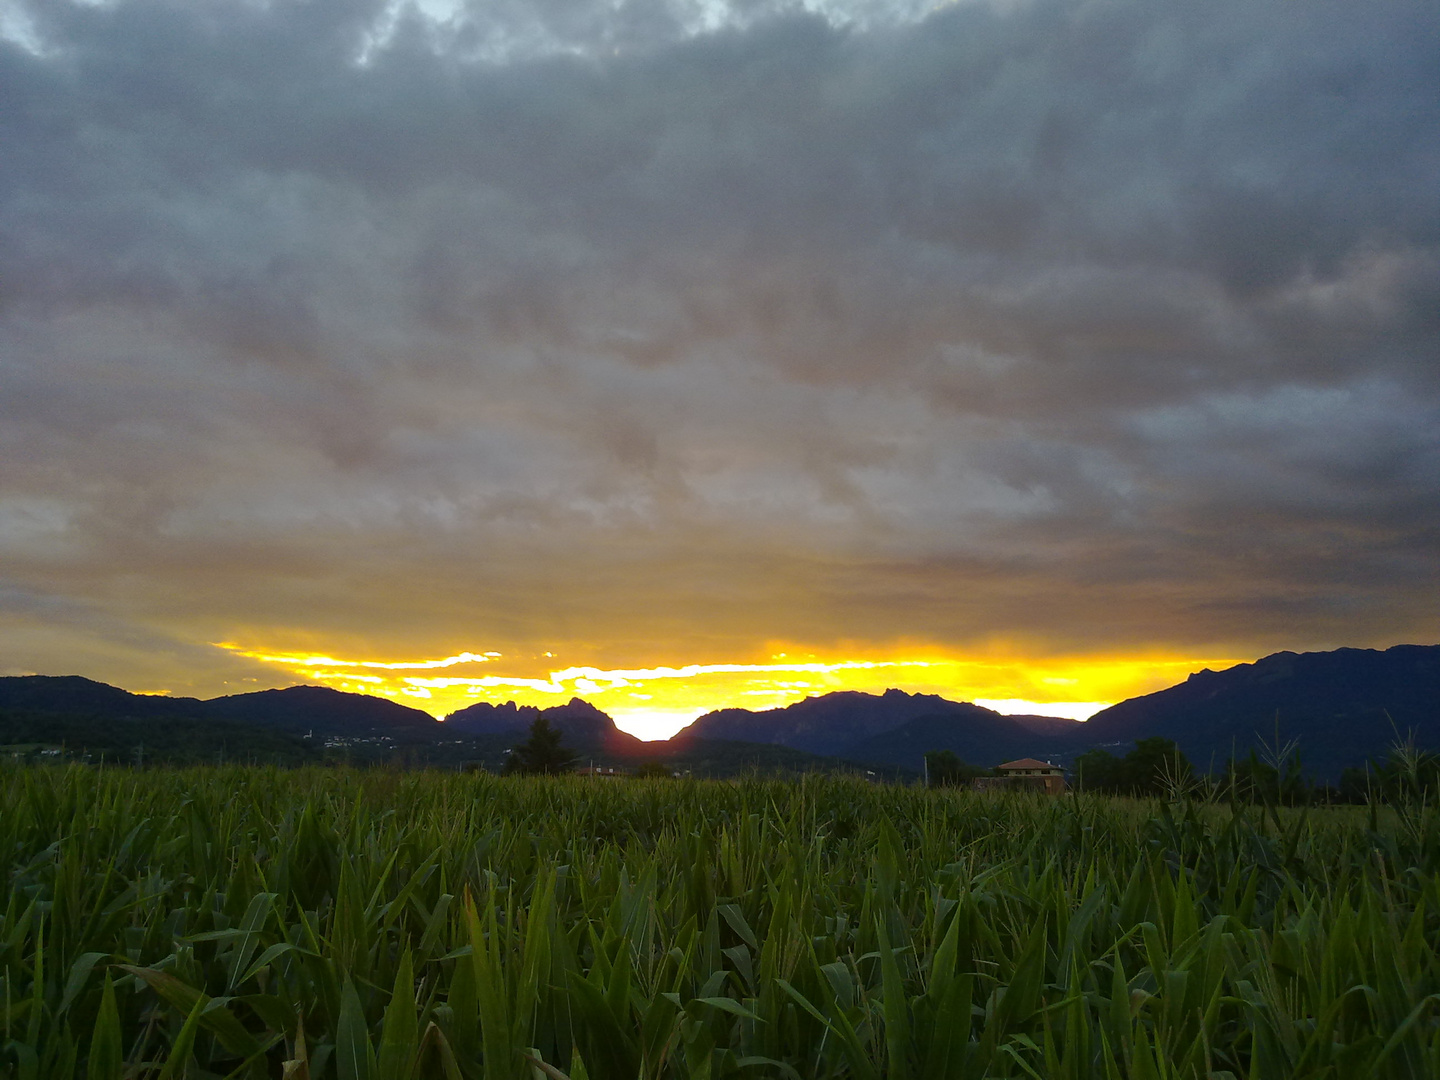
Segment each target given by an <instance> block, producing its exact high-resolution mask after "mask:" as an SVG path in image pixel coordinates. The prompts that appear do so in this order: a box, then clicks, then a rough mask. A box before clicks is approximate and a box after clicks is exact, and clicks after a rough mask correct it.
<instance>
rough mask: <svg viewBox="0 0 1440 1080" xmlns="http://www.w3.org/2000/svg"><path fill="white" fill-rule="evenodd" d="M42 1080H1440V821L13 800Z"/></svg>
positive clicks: (109, 793) (7, 773)
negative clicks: (1297, 1079)
mask: <svg viewBox="0 0 1440 1080" xmlns="http://www.w3.org/2000/svg"><path fill="white" fill-rule="evenodd" d="M0 849H3V851H4V855H5V858H6V859H7V860H8V871H9V885H8V897H7V899H6V901H5V906H4V911H3V923H0V976H3V980H4V985H3V992H0V1008H3V1032H0V1042H3V1053H0V1075H3V1076H4V1077H7V1078H26V1080H28V1078H47V1080H48V1078H56V1077H59V1078H65V1077H81V1078H83V1077H88V1078H91V1080H116V1078H120V1077H153V1078H171V1077H174V1078H180V1077H236V1078H240V1077H245V1078H249V1077H281V1076H283V1077H287V1078H305V1077H314V1078H321V1077H335V1078H339V1080H400V1078H408V1077H443V1078H446V1080H454V1078H458V1077H467V1078H479V1077H484V1078H486V1080H547V1078H548V1080H563V1078H564V1077H570V1078H572V1080H579V1078H589V1080H639V1078H651V1080H660V1078H690V1080H699V1078H714V1080H719V1078H722V1077H744V1078H757V1080H758V1078H767V1077H787V1078H790V1080H809V1078H812V1077H821V1078H823V1077H835V1078H841V1077H844V1078H857V1080H879V1078H881V1077H885V1078H889V1080H906V1078H912V1080H922V1078H923V1080H935V1078H946V1077H957V1078H958V1077H992V1076H993V1077H1036V1078H1042V1077H1043V1078H1047V1080H1048V1078H1062V1077H1106V1078H1119V1077H1125V1078H1148V1077H1154V1078H1165V1077H1235V1078H1240V1077H1255V1078H1281V1077H1317V1078H1318V1077H1333V1078H1337V1080H1347V1078H1350V1077H1407V1078H1408V1077H1425V1076H1429V1077H1434V1076H1440V958H1437V952H1436V942H1437V941H1440V822H1437V816H1436V813H1435V810H1434V809H1433V808H1427V807H1425V806H1423V805H1419V804H1406V805H1402V806H1399V807H1395V808H1389V807H1378V806H1374V807H1369V808H1363V807H1362V808H1336V809H1317V810H1311V811H1303V810H1295V811H1289V810H1276V809H1273V808H1270V809H1267V808H1263V807H1260V808H1256V807H1250V806H1230V805H1227V804H1225V803H1223V802H1187V801H1183V800H1176V801H1174V802H1165V801H1154V802H1136V801H1130V800H1118V799H1109V798H1103V797H1098V796H1080V797H1073V796H1067V797H1064V798H1059V799H1049V800H1047V799H1044V798H1043V797H1040V796H1025V795H975V794H969V793H964V792H959V793H957V792H953V791H926V790H922V789H918V788H903V787H891V786H873V785H868V784H865V783H863V782H859V781H854V780H846V779H827V778H809V779H805V780H799V781H793V782H781V781H763V780H753V781H745V782H740V783H717V782H700V781H694V782H691V781H671V780H647V781H596V780H583V779H578V778H553V779H548V778H540V779H501V778H496V777H491V776H487V775H478V776H472V775H460V774H442V773H409V774H405V773H398V772H384V771H374V772H362V771H346V770H321V769H315V770H308V771H307V770H300V771H290V772H286V771H280V770H271V769H245V768H224V769H222V768H213V769H196V770H190V771H151V772H132V771H128V770H108V771H107V770H100V769H87V768H85V767H81V766H71V767H53V768H47V767H37V768H8V769H0Z"/></svg>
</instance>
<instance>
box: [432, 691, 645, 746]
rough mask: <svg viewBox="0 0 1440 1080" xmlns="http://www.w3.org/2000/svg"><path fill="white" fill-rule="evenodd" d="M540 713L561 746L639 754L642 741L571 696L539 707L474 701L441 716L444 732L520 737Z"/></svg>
mask: <svg viewBox="0 0 1440 1080" xmlns="http://www.w3.org/2000/svg"><path fill="white" fill-rule="evenodd" d="M540 716H543V717H545V719H546V720H548V721H550V725H551V726H552V727H554V728H558V729H559V731H560V733H561V734H562V735H564V736H565V745H567V746H569V747H571V748H572V749H575V750H580V751H603V752H605V753H608V754H618V755H621V756H624V757H634V756H637V755H638V756H643V755H644V753H645V749H644V748H645V746H646V744H645V743H644V742H642V741H641V740H639V739H637V738H635V736H633V735H629V734H627V733H625V732H623V731H621V730H620V729H619V728H617V727H616V726H615V721H614V720H612V719H610V715H609V714H608V713H603V712H601V711H600V710H599V709H597V708H596V707H595V706H594V705H591V704H590V703H589V702H588V701H585V700H583V699H581V698H578V697H577V698H571V699H570V700H569V701H568V702H566V703H565V704H564V705H554V706H551V707H550V708H548V709H540V708H537V707H536V706H534V705H516V704H515V703H514V702H513V701H507V702H505V703H504V704H503V705H491V704H489V703H488V702H483V701H482V702H477V703H476V704H474V705H469V706H467V707H466V708H463V709H460V710H458V711H456V712H453V713H451V714H450V715H449V716H447V717H446V718H445V723H444V725H443V726H444V728H445V730H446V731H450V730H454V731H455V732H456V733H457V734H465V735H513V736H514V737H515V738H516V739H519V738H520V737H521V736H523V735H524V734H525V732H526V730H528V729H529V727H530V725H531V724H532V723H534V722H535V720H536V718H537V717H540Z"/></svg>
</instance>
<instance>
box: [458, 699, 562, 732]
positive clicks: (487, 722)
mask: <svg viewBox="0 0 1440 1080" xmlns="http://www.w3.org/2000/svg"><path fill="white" fill-rule="evenodd" d="M539 715H540V709H539V708H538V707H537V706H535V705H516V704H515V702H513V701H507V702H505V703H504V704H503V705H492V704H490V702H488V701H477V702H476V703H475V704H474V705H467V706H466V707H465V708H463V709H457V710H456V711H455V712H452V713H451V714H450V715H449V716H447V717H445V730H446V731H455V732H463V733H464V734H466V735H505V734H509V733H510V732H519V731H524V730H525V729H526V728H528V727H529V726H530V725H531V724H533V723H534V722H535V718H536V717H537V716H539Z"/></svg>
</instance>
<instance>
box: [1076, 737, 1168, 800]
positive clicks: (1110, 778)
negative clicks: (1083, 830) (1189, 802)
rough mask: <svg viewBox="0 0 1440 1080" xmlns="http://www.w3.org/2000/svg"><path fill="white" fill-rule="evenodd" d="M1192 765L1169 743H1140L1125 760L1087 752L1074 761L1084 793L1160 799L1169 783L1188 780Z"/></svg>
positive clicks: (1161, 740)
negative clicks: (1153, 796) (1091, 792)
mask: <svg viewBox="0 0 1440 1080" xmlns="http://www.w3.org/2000/svg"><path fill="white" fill-rule="evenodd" d="M1191 771H1192V770H1191V768H1190V762H1188V761H1186V760H1185V755H1184V754H1182V753H1180V749H1179V747H1177V746H1176V745H1175V743H1174V742H1173V741H1172V740H1170V739H1165V738H1161V737H1160V736H1158V735H1157V736H1155V737H1153V738H1150V739H1141V740H1139V741H1138V742H1136V744H1135V749H1134V750H1131V751H1130V753H1128V754H1126V755H1125V756H1124V757H1123V758H1117V757H1116V756H1115V755H1114V754H1111V753H1109V752H1108V751H1105V750H1087V751H1086V752H1085V753H1083V754H1081V755H1080V756H1079V757H1078V758H1076V759H1075V773H1076V777H1077V781H1076V782H1077V784H1078V786H1079V787H1080V788H1082V789H1083V790H1085V791H1106V792H1109V793H1111V794H1113V795H1160V794H1163V793H1164V792H1165V790H1166V785H1167V783H1168V782H1170V781H1184V780H1188V779H1189V778H1190V775H1191Z"/></svg>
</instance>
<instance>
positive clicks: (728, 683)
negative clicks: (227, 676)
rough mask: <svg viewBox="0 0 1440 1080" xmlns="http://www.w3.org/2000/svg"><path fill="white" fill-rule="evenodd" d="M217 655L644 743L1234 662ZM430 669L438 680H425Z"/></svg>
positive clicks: (1092, 693) (1016, 709) (1011, 696)
mask: <svg viewBox="0 0 1440 1080" xmlns="http://www.w3.org/2000/svg"><path fill="white" fill-rule="evenodd" d="M220 647H221V648H224V649H226V650H227V651H229V652H231V653H234V654H236V655H239V656H243V657H245V658H248V659H251V660H259V661H262V662H264V663H267V664H273V665H275V666H276V667H278V668H280V669H282V670H284V671H285V672H286V673H287V674H289V675H291V676H292V677H295V678H298V679H303V680H306V681H314V682H318V683H320V684H322V685H326V686H331V687H334V688H336V689H340V690H353V691H357V692H361V693H369V694H375V695H378V696H382V697H387V698H390V699H392V700H395V701H403V702H405V703H407V704H411V705H415V706H417V707H420V708H423V709H425V710H426V711H428V712H431V713H432V714H433V715H435V716H444V715H446V714H448V713H450V712H454V711H456V710H458V709H462V708H464V707H465V706H467V705H471V704H474V703H475V702H478V701H489V702H495V703H498V702H501V701H516V702H519V703H520V704H527V705H540V706H548V705H553V704H558V703H560V702H561V701H564V700H568V698H570V697H572V696H576V697H582V698H584V699H585V700H587V701H589V702H591V703H592V704H594V705H595V706H596V707H598V708H600V709H603V710H605V711H606V712H608V713H609V714H610V715H611V716H612V717H614V718H615V721H616V724H617V725H618V726H619V727H620V728H622V729H623V730H626V731H629V732H631V733H632V734H634V735H637V736H639V737H640V738H647V739H653V738H667V737H668V736H670V735H672V734H674V733H675V732H677V731H679V730H681V729H682V728H684V727H685V726H686V725H687V724H689V723H690V722H691V721H692V720H694V719H695V718H696V717H697V716H700V715H701V714H703V713H705V712H708V711H710V710H711V709H717V708H726V707H741V708H749V709H769V708H777V707H780V706H784V705H787V704H790V703H792V702H794V701H798V700H800V699H802V698H805V697H807V696H811V695H814V694H824V693H830V692H833V691H837V690H859V691H865V692H870V693H877V692H880V691H882V690H885V689H887V688H889V687H900V688H901V689H904V690H907V691H910V692H913V693H931V694H939V695H941V696H943V697H947V698H951V699H953V700H964V701H975V702H977V703H978V704H981V705H985V706H986V707H989V708H994V709H996V710H997V711H1000V712H1006V713H1038V714H1047V715H1056V716H1071V717H1074V718H1076V719H1083V718H1085V717H1088V716H1090V715H1092V714H1093V713H1095V712H1097V711H1099V710H1100V709H1102V708H1104V707H1105V706H1107V705H1109V704H1112V703H1114V702H1116V701H1119V700H1121V699H1123V698H1126V697H1131V696H1134V695H1136V694H1142V693H1148V692H1150V691H1153V690H1158V689H1161V688H1162V687H1165V686H1168V685H1171V684H1172V683H1174V682H1178V681H1179V680H1181V679H1183V678H1184V677H1185V676H1186V675H1187V674H1189V673H1190V672H1191V671H1195V670H1198V669H1199V668H1202V667H1212V668H1213V667H1227V666H1230V665H1231V664H1234V663H1239V662H1240V661H1238V660H1234V659H1230V658H1224V659H1215V658H1200V659H1197V658H1194V657H1180V656H1135V657H1093V656H1087V657H1059V658H1056V657H1048V658H1034V657H1027V656H1024V655H1020V654H1018V653H1016V652H1015V651H1013V650H1005V649H992V650H991V651H990V653H984V654H979V653H977V654H973V655H964V654H956V653H953V652H946V651H943V650H938V649H931V650H926V651H925V652H924V653H923V654H921V655H914V654H900V655H888V656H882V657H880V658H876V659H824V658H821V657H817V656H815V655H814V654H813V653H809V652H807V651H805V650H803V649H800V648H798V647H789V648H786V649H784V650H783V651H775V652H772V653H771V655H770V657H769V659H768V662H748V663H747V662H736V663H714V664H698V663H694V664H680V665H674V666H667V665H658V666H654V667H617V668H604V667H597V666H592V665H575V666H569V667H563V668H553V669H547V670H544V671H541V670H535V669H536V668H537V667H538V666H539V662H542V661H547V660H553V657H552V656H551V655H550V654H546V655H543V656H541V657H536V658H531V659H530V660H528V661H526V660H518V659H517V660H515V661H508V662H507V658H506V657H504V656H503V654H501V653H499V652H496V651H493V650H491V651H486V652H458V653H456V654H454V655H452V656H447V657H443V658H439V659H418V660H346V659H341V658H337V657H334V656H330V655H309V654H291V653H286V652H284V651H279V650H269V649H247V648H243V647H242V646H240V645H237V644H234V643H229V642H227V643H221V645H220ZM875 651H877V652H878V651H880V650H878V649H877V650H875ZM916 651H917V652H918V650H916ZM507 668H508V670H506V669H507ZM497 669H498V670H497ZM437 670H445V671H446V674H443V675H440V674H429V672H434V671H437ZM377 672H383V674H377Z"/></svg>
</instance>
